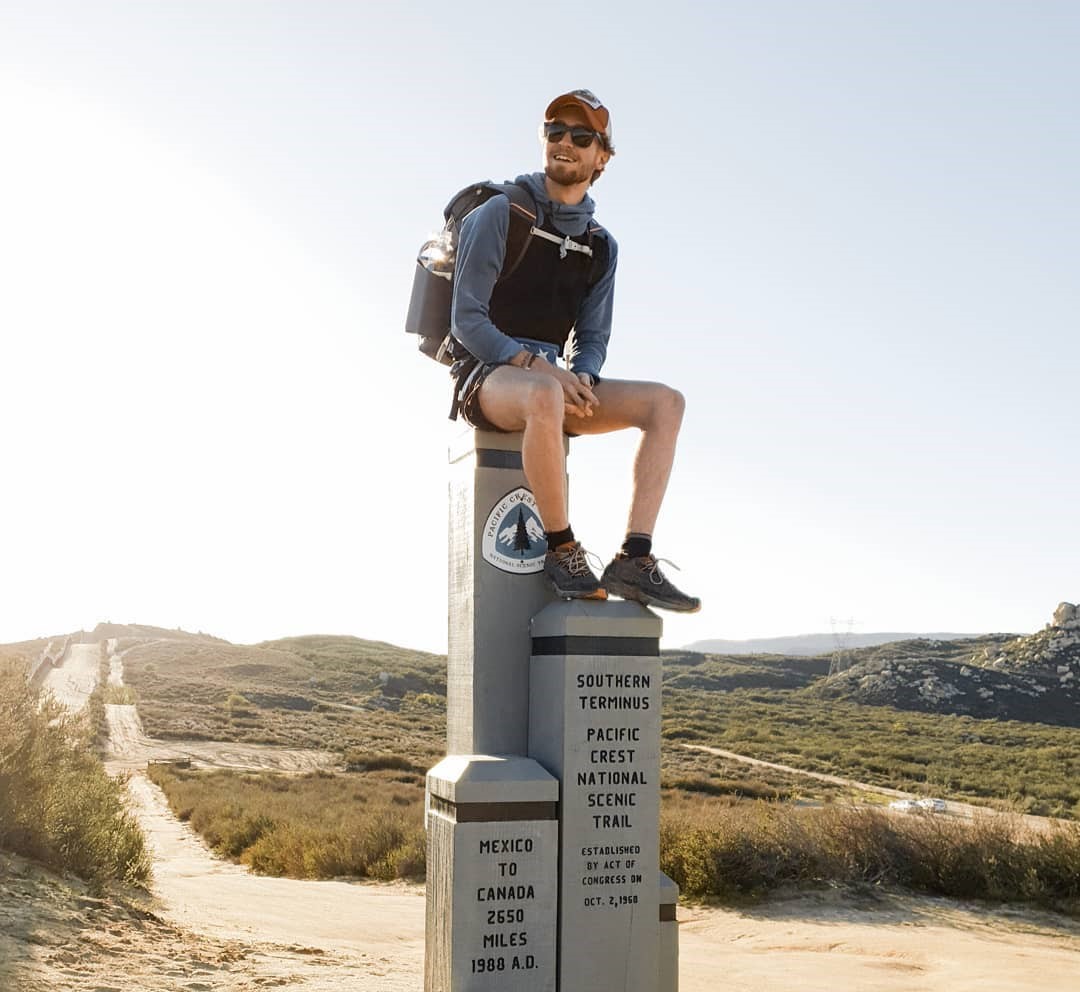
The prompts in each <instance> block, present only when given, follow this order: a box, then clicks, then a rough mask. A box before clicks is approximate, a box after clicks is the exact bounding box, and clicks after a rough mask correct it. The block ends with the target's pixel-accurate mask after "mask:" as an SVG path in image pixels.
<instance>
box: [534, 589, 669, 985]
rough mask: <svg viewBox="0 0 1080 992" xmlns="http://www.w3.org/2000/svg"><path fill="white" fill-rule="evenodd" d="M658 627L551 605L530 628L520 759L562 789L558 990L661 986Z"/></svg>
mask: <svg viewBox="0 0 1080 992" xmlns="http://www.w3.org/2000/svg"><path fill="white" fill-rule="evenodd" d="M661 626H662V625H661V622H660V620H659V618H658V617H656V616H655V615H654V614H652V613H651V612H649V611H648V610H646V609H644V608H643V607H641V606H639V605H638V604H636V603H629V602H617V601H610V602H590V601H581V600H579V601H576V602H575V601H572V602H558V603H554V604H552V605H551V606H548V607H547V608H545V609H544V610H543V611H541V612H540V613H539V614H538V615H537V616H536V617H535V618H534V620H533V623H532V660H531V668H530V708H529V751H528V753H529V756H530V757H532V758H535V759H536V760H537V761H539V762H540V764H542V765H543V766H544V767H545V768H546V769H547V770H548V771H549V772H551V773H552V774H553V775H554V776H555V777H556V778H558V779H559V780H560V782H561V783H562V797H561V804H560V823H561V832H560V840H559V855H560V859H559V890H560V892H559V989H560V990H561V992H656V989H657V987H658V982H659V980H660V972H661V969H660V958H661V939H660V933H661V923H660V913H661V909H660V906H661V899H660V882H659V878H660V870H659V863H660V854H659V828H660V694H661V693H660V689H661V684H660V683H661V667H660V656H659V640H660V632H661Z"/></svg>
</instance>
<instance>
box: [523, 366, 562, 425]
mask: <svg viewBox="0 0 1080 992" xmlns="http://www.w3.org/2000/svg"><path fill="white" fill-rule="evenodd" d="M524 399H525V420H526V422H537V421H539V422H544V423H549V422H552V423H557V424H559V425H560V429H561V425H562V421H563V408H564V403H565V400H564V398H563V388H562V386H561V385H560V384H559V381H558V380H557V379H553V378H551V377H549V376H542V377H541V376H536V378H535V380H534V381H532V382H530V383H529V386H528V390H527V391H526V394H525V397H524Z"/></svg>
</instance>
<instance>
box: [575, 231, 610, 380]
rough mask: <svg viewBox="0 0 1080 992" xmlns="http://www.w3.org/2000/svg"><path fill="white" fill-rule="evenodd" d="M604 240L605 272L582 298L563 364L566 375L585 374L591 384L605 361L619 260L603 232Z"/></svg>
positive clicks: (598, 374)
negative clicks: (606, 256)
mask: <svg viewBox="0 0 1080 992" xmlns="http://www.w3.org/2000/svg"><path fill="white" fill-rule="evenodd" d="M605 236H606V237H607V239H608V266H607V270H606V271H605V272H604V274H603V275H602V276H601V277H600V279H599V280H598V281H597V283H596V285H595V286H593V287H592V289H590V290H589V291H588V293H586V294H585V299H584V300H582V302H581V309H580V310H579V311H578V318H577V320H576V321H575V322H574V330H573V333H572V334H571V335H570V340H569V341H568V342H567V344H566V363H567V366H568V367H569V369H570V371H571V372H573V373H575V374H577V375H580V374H582V373H587V374H588V375H589V376H591V377H592V380H593V382H596V381H597V380H599V378H600V369H601V368H603V366H604V359H605V358H606V357H607V345H608V338H610V337H611V315H612V310H613V308H614V304H615V267H616V265H617V264H618V260H619V246H618V245H617V244H616V243H615V239H614V238H613V237H611V235H610V234H606V232H605Z"/></svg>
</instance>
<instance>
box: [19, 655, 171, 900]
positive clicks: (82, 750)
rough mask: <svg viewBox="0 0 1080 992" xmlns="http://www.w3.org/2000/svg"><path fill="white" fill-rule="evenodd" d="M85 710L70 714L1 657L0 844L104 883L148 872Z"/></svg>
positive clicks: (140, 841)
mask: <svg viewBox="0 0 1080 992" xmlns="http://www.w3.org/2000/svg"><path fill="white" fill-rule="evenodd" d="M92 740H93V727H92V724H91V721H90V719H89V718H88V717H87V716H86V715H80V716H79V717H73V716H71V715H69V714H68V713H67V711H66V710H64V709H63V707H61V706H60V705H59V704H58V703H56V702H54V701H53V700H52V699H49V698H46V699H44V700H42V699H41V698H40V697H39V695H38V693H37V692H36V691H35V690H33V689H32V688H31V687H30V686H28V685H27V682H26V675H25V667H24V666H23V665H22V664H21V663H18V664H16V663H10V662H8V663H5V661H4V660H3V659H0V848H2V849H4V850H7V851H12V852H14V853H16V854H22V855H24V856H26V857H30V858H34V859H35V860H37V861H39V862H41V863H42V864H44V865H46V866H48V867H49V868H52V869H54V870H56V871H70V872H72V873H74V874H76V875H78V876H79V877H80V878H83V879H85V880H86V881H88V882H91V883H93V884H94V885H95V886H100V885H103V884H104V883H105V882H107V881H108V880H111V879H115V880H119V881H123V882H141V881H145V879H146V878H147V877H148V876H149V871H150V861H149V857H148V856H147V852H146V848H145V842H144V838H143V834H142V831H141V830H140V829H139V826H138V824H137V823H136V822H135V820H134V818H133V817H132V815H131V814H130V813H129V812H128V811H127V809H126V808H125V806H124V798H123V796H124V786H123V783H122V782H121V781H118V780H116V779H112V778H110V777H109V776H108V775H107V774H106V773H105V768H104V766H103V765H102V763H101V761H100V760H99V759H98V758H97V757H96V756H95V754H94V753H93V748H92V746H91V745H92Z"/></svg>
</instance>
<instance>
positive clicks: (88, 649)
mask: <svg viewBox="0 0 1080 992" xmlns="http://www.w3.org/2000/svg"><path fill="white" fill-rule="evenodd" d="M100 664H101V647H100V645H97V644H72V645H71V649H70V651H69V652H68V653H67V655H66V656H65V657H64V660H63V662H62V664H61V665H60V667H59V668H52V669H49V671H48V672H47V673H46V675H45V678H44V680H43V681H42V683H41V691H42V692H43V693H44V692H51V693H52V694H53V696H55V697H56V699H57V700H59V701H60V702H61V703H63V704H64V706H66V707H67V708H68V709H69V710H71V711H72V712H75V711H77V710H81V709H82V708H83V707H84V706H85V705H86V701H87V700H88V699H89V698H90V693H92V692H93V691H94V687H95V686H96V685H97V684H98V668H99V666H100Z"/></svg>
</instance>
